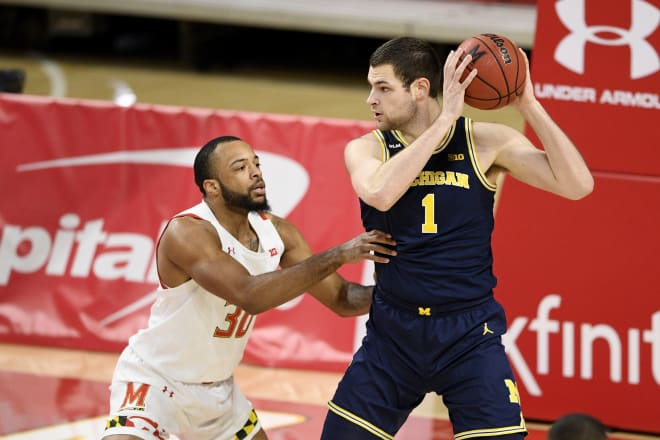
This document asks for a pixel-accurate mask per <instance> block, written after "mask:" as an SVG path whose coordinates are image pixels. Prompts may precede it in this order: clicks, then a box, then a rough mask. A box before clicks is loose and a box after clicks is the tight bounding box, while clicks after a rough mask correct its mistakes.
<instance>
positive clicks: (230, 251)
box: [227, 246, 236, 255]
mask: <svg viewBox="0 0 660 440" xmlns="http://www.w3.org/2000/svg"><path fill="white" fill-rule="evenodd" d="M227 253H228V254H229V255H236V248H234V247H231V246H227Z"/></svg>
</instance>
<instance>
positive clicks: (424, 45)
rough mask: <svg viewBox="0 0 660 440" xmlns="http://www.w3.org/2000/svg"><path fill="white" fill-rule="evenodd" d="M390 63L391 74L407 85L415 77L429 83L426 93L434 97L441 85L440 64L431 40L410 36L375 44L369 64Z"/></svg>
mask: <svg viewBox="0 0 660 440" xmlns="http://www.w3.org/2000/svg"><path fill="white" fill-rule="evenodd" d="M383 64H391V65H392V68H393V69H394V74H395V75H396V76H397V78H399V79H400V80H401V81H402V82H403V85H404V86H405V87H406V88H408V87H410V85H411V84H412V82H413V81H415V80H416V79H417V78H426V79H428V80H429V83H431V86H430V89H429V95H430V96H431V97H432V98H436V97H437V96H438V93H439V92H440V90H441V85H442V64H441V62H440V57H439V56H438V53H437V52H436V50H435V49H434V48H433V46H431V44H430V43H428V42H426V41H424V40H420V39H419V38H413V37H399V38H394V39H392V40H389V41H387V42H385V43H384V44H382V45H381V46H380V47H378V48H377V49H376V50H375V51H374V52H373V53H372V54H371V57H370V58H369V65H370V66H371V67H378V66H381V65H383Z"/></svg>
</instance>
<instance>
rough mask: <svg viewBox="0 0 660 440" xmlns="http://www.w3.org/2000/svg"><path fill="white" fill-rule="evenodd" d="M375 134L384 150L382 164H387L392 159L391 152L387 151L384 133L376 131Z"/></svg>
mask: <svg viewBox="0 0 660 440" xmlns="http://www.w3.org/2000/svg"><path fill="white" fill-rule="evenodd" d="M373 133H374V135H375V136H376V139H378V143H379V144H380V147H381V148H382V149H383V154H382V156H381V159H380V160H381V161H382V162H386V161H387V160H389V158H390V150H388V149H387V142H385V135H383V132H382V131H380V130H374V131H373Z"/></svg>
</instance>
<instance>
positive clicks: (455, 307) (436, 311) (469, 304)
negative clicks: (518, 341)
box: [374, 288, 495, 318]
mask: <svg viewBox="0 0 660 440" xmlns="http://www.w3.org/2000/svg"><path fill="white" fill-rule="evenodd" d="M374 296H376V297H378V298H381V299H382V300H383V302H385V303H386V304H388V305H389V306H391V307H394V308H395V309H400V310H404V311H406V312H409V313H411V314H413V315H416V316H419V317H422V318H432V317H440V316H448V315H455V314H457V313H464V312H469V311H470V310H472V309H474V308H477V307H480V306H483V305H484V304H487V303H489V302H495V298H494V296H493V293H492V292H489V294H488V295H486V296H484V297H481V298H477V299H472V300H465V301H462V302H456V303H450V304H414V303H410V302H407V301H404V300H402V299H401V298H399V297H397V296H394V295H390V294H387V293H385V292H383V291H382V289H378V288H376V289H375V293H374Z"/></svg>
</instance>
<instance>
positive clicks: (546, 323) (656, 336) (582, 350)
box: [502, 294, 660, 396]
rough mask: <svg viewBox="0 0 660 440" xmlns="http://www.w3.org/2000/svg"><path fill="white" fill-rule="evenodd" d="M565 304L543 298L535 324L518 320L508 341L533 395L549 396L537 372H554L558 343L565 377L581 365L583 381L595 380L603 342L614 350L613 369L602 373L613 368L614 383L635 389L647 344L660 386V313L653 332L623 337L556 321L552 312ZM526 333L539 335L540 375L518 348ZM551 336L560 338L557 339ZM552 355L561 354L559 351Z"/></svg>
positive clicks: (597, 326)
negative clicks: (552, 364)
mask: <svg viewBox="0 0 660 440" xmlns="http://www.w3.org/2000/svg"><path fill="white" fill-rule="evenodd" d="M560 305H561V297H560V296H559V295H556V294H550V295H547V296H545V297H543V298H542V299H541V301H540V303H539V305H538V308H537V312H536V317H535V318H533V319H532V320H531V321H530V319H529V318H527V317H524V316H519V317H516V318H515V319H514V320H513V322H512V323H511V324H510V325H509V329H508V331H507V333H506V334H504V336H503V338H502V339H503V342H504V345H505V346H506V350H507V353H508V355H509V358H510V359H511V363H512V364H513V366H514V368H515V369H516V371H517V374H518V378H519V381H520V382H522V383H523V384H524V386H525V388H526V389H527V391H528V392H529V393H530V394H531V395H533V396H541V395H543V391H542V390H541V387H540V386H539V383H538V381H537V377H536V374H538V375H548V374H550V352H551V349H550V348H551V346H552V345H553V344H560V347H561V365H562V367H561V368H562V371H561V374H562V376H563V377H567V378H572V377H575V376H576V371H575V370H576V364H579V367H580V371H579V378H580V379H584V380H591V379H592V378H593V375H594V363H593V351H594V345H595V344H596V343H597V342H598V341H599V342H598V343H599V344H602V343H603V342H604V343H605V344H607V347H608V349H609V365H598V366H597V368H598V369H599V370H601V373H602V369H607V370H608V371H609V378H610V381H612V382H613V383H620V382H622V381H624V380H625V381H626V382H627V383H629V384H633V385H636V384H639V383H640V371H641V365H642V348H643V346H644V345H643V344H648V345H650V351H651V359H650V361H649V362H650V364H651V372H652V376H653V380H654V381H655V385H660V311H655V312H654V313H652V314H651V323H650V327H649V328H648V329H638V328H630V329H628V331H627V332H626V334H625V335H620V334H619V333H618V332H617V330H616V329H614V328H613V327H612V326H610V325H607V324H590V323H581V324H576V323H575V322H572V321H564V322H562V321H558V320H555V319H551V317H550V315H551V313H552V310H554V309H557V308H559V306H560ZM525 330H529V331H531V332H534V333H536V368H535V371H533V370H532V367H531V366H530V364H529V363H528V362H527V360H526V359H525V358H524V356H523V354H522V352H521V351H520V350H519V349H518V347H517V345H516V342H517V340H518V338H519V337H520V335H521V334H522V333H523V332H524V331H525ZM551 335H557V337H555V338H553V337H552V336H551ZM552 351H555V352H556V350H552ZM575 353H579V356H580V358H579V362H578V360H577V359H576V358H575ZM624 362H625V364H624ZM644 362H646V360H644ZM624 365H625V367H626V368H627V373H628V375H627V377H626V378H625V379H624V378H623V373H622V370H623V368H624Z"/></svg>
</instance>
